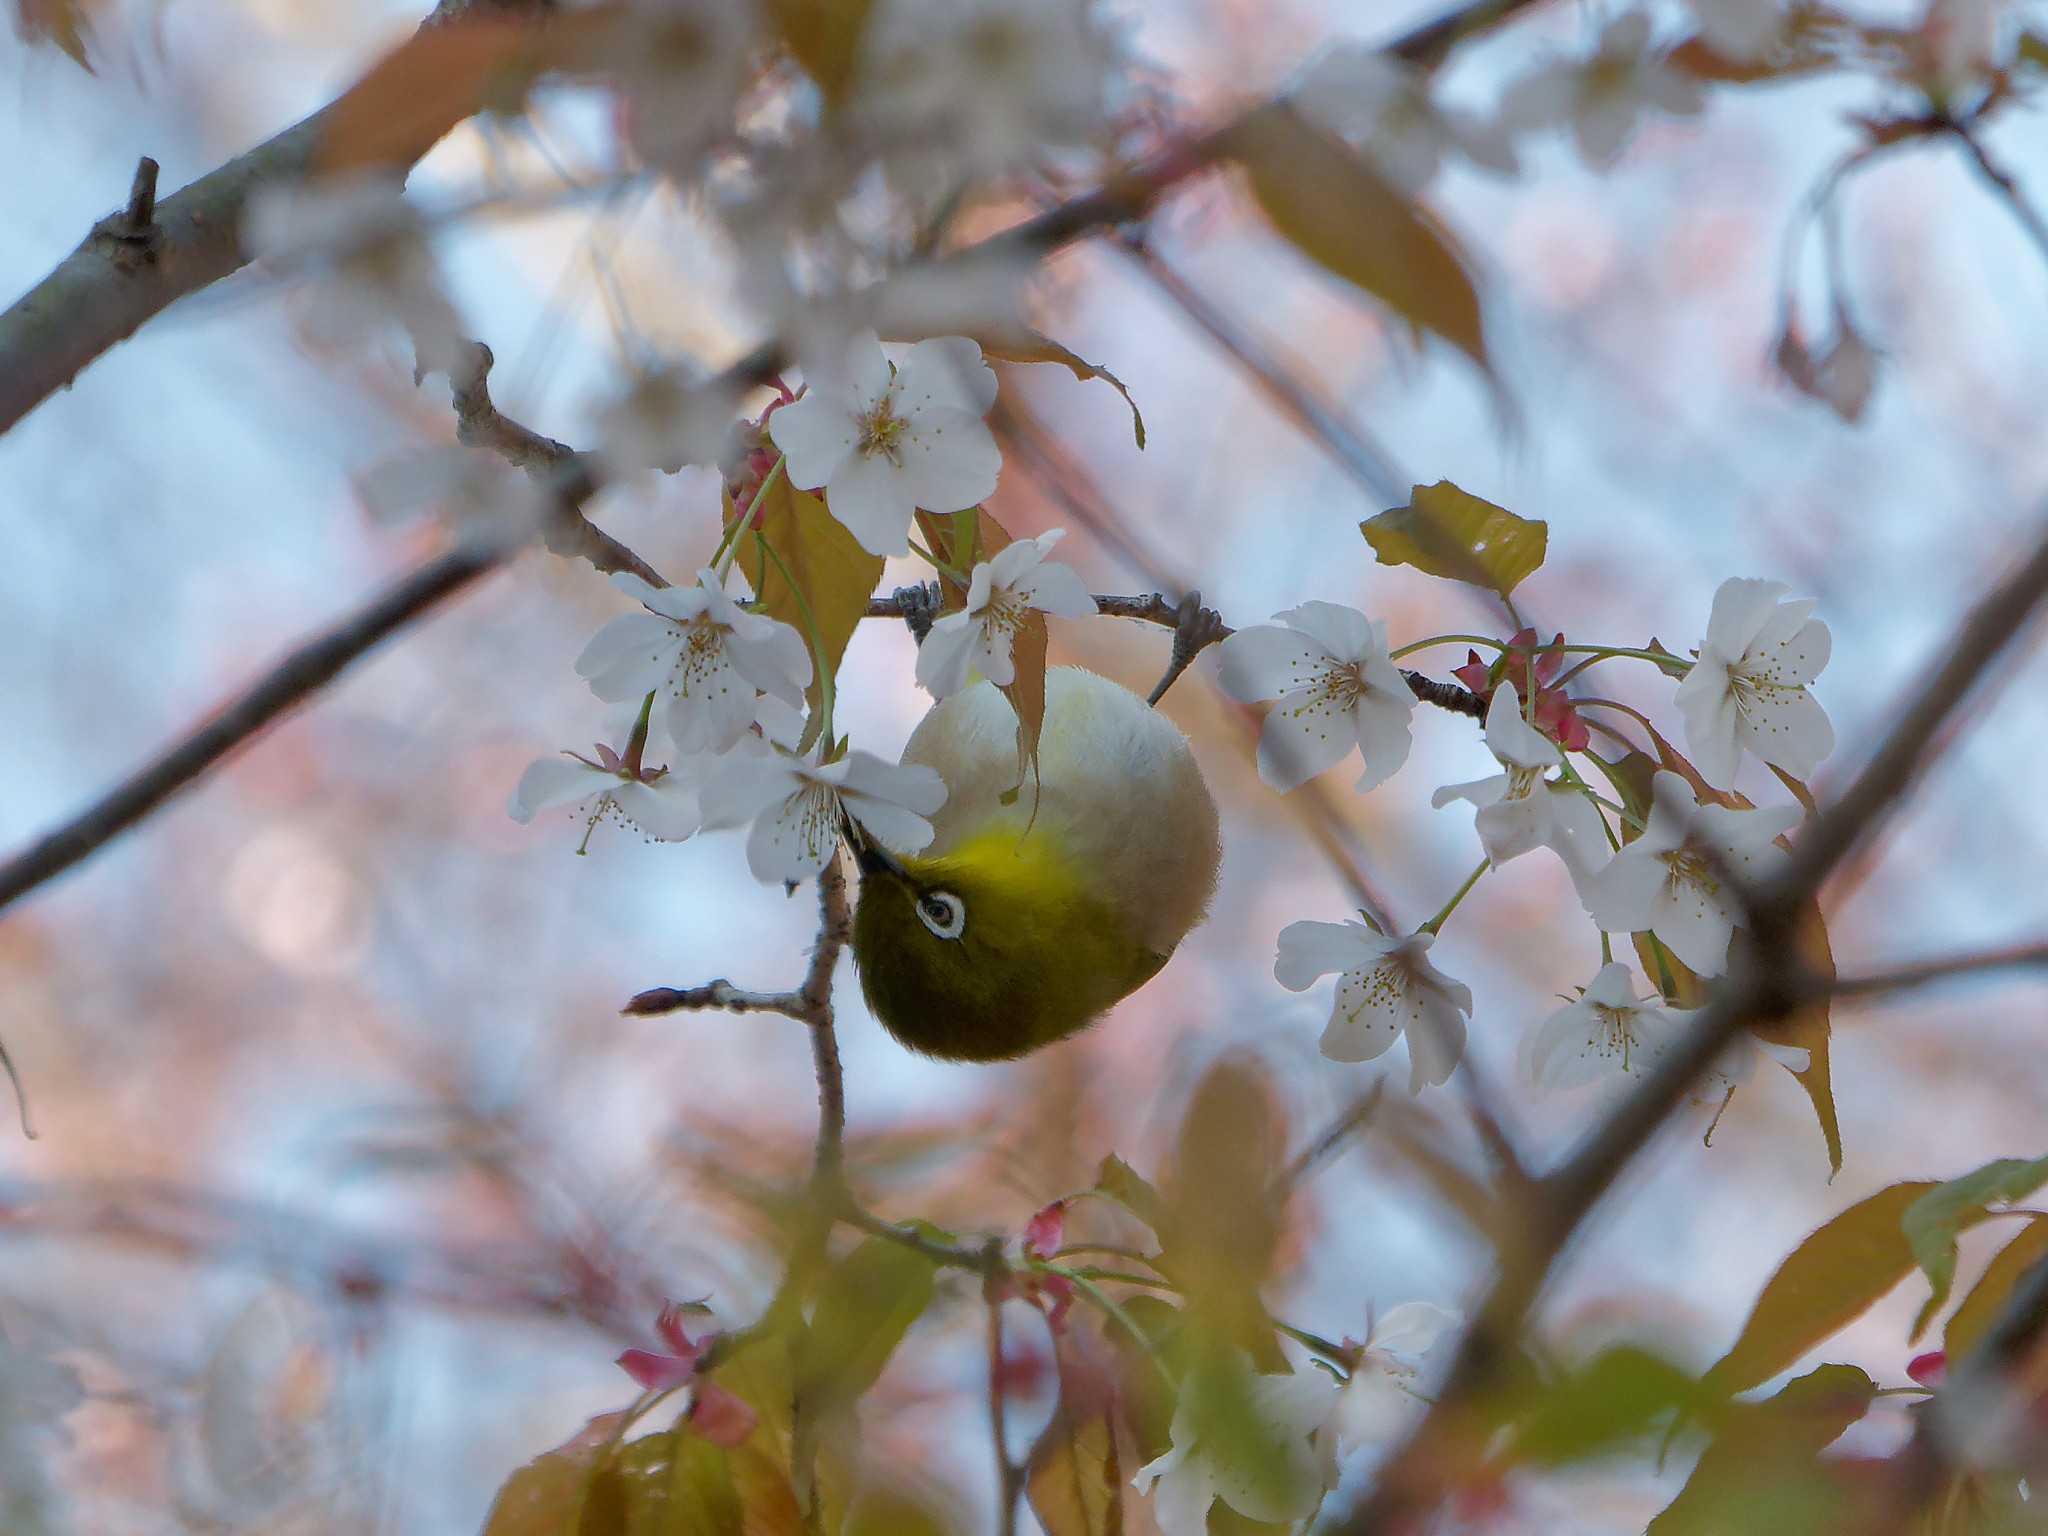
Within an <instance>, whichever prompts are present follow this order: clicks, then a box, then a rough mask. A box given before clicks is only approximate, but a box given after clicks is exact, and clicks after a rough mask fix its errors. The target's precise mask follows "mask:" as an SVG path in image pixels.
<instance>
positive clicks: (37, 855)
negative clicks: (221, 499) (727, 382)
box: [0, 544, 511, 909]
mask: <svg viewBox="0 0 2048 1536" xmlns="http://www.w3.org/2000/svg"><path fill="white" fill-rule="evenodd" d="M510 552H511V549H510V546H508V545H504V544H489V545H465V546H464V547H462V548H459V549H454V550H451V551H449V552H448V553H447V554H445V555H441V556H438V557H437V558H435V559H433V560H429V561H428V562H427V563H426V564H425V565H422V566H420V567H419V568H418V569H416V570H414V571H413V572H412V573H411V574H410V575H407V576H405V577H403V578H401V579H400V580H399V581H397V582H395V583H393V584H392V585H391V586H390V587H388V588H386V589H385V591H384V592H382V593H381V594H379V595H378V596H377V597H375V598H373V599H371V600H370V601H369V602H368V603H366V604H364V605H363V606H362V607H361V608H359V609H357V610H356V611H355V612H354V613H352V614H350V615H349V616H348V617H347V618H344V619H342V620H341V621H340V622H339V623H337V624H335V625H334V626H333V627H331V628H330V629H328V630H327V631H326V632H325V633H324V634H320V635H317V636H315V637H314V638H313V639H311V640H308V641H306V642H305V643H304V644H302V645H300V646H299V647H298V648H297V649H296V650H293V651H292V652H290V653H289V654H288V655H287V656H286V657H285V658H284V659H283V660H282V661H280V662H278V663H277V664H276V665H275V666H273V667H272V668H271V669H270V670H269V671H268V672H266V673H265V674H264V675H263V676H262V677H261V678H259V679H258V680H257V681H256V682H255V683H254V684H252V685H251V686H250V687H248V688H246V689H244V690H243V691H242V692H241V693H240V694H238V695H237V696H236V697H235V698H233V699H231V700H229V701H228V703H226V704H225V705H223V706H222V707H221V709H220V710H219V711H218V712H217V713H215V714H214V716H213V717H212V718H211V719H209V720H208V721H207V722H206V723H205V724H203V725H201V726H199V727H197V728H196V729H195V730H193V731H191V732H190V733H188V734H187V735H186V736H185V737H184V739H183V740H181V741H179V742H178V743H176V744H175V745H174V746H172V747H170V748H168V749H167V750H165V751H164V752H162V753H161V754H159V755H158V756H157V757H156V758H155V759H154V760H153V761H151V762H149V763H148V764H146V765H144V766H143V767H142V768H140V769H138V770H137V771H136V772H135V773H134V774H132V775H131V776H130V777H129V778H128V779H126V780H125V781H123V782H122V783H121V784H119V785H117V786H115V787H114V788H113V789H112V790H109V791H108V792H107V793H106V794H105V795H103V796H102V797H101V798H100V799H99V800H98V801H96V802H95V803H94V804H92V805H90V806H88V807H87V808H86V809H85V810H84V811H82V812H80V813H79V814H78V815H77V816H75V817H73V818H72V819H71V820H70V821H69V822H66V823H65V824H64V825H63V826H61V827H59V828H57V829H56V830H55V831H54V832H50V833H48V834H46V835H45V836H44V837H42V838H40V839H39V840H37V841H36V842H35V843H33V844H31V845H30V846H29V847H27V848H25V849H23V850H22V851H21V852H20V853H17V854H16V855H15V856H14V857H13V858H11V859H9V860H8V861H7V862H6V863H5V864H4V865H0V909H4V908H5V907H6V906H7V905H8V904H9V903H11V902H13V901H15V900H17V899H18V898H20V897H21V896H23V895H24V894H26V893H27V892H29V891H31V890H33V889H35V887H37V886H38V885H40V884H42V883H43V882H44V881H45V880H49V879H51V878H52V877H54V876H56V875H59V874H62V873H63V872H64V871H65V870H67V869H69V868H70V867H71V866H72V865H74V864H76V863H78V862H79V861H80V860H81V859H84V858H86V857H87V856H89V855H90V854H92V853H94V852H95V851H97V850H98V849H99V848H100V847H102V846H103V845H104V844H106V843H108V842H110V841H111V840H112V839H113V838H115V837H117V836H118V835H120V834H121V833H122V832H125V831H126V830H127V829H128V828H130V827H132V826H134V825H135V823H136V822H138V821H140V820H141V819H142V818H143V817H145V816H147V815H148V814H149V813H150V812H151V811H154V810H155V809H156V808H157V807H158V806H160V805H162V804H163V803H164V802H165V801H166V800H168V799H170V798H171V796H173V795H175V794H176V793H177V792H178V791H179V790H181V789H183V788H184V787H185V786H186V785H187V784H190V783H191V782H192V781H193V780H194V779H196V778H198V777H199V776H200V775H201V774H203V773H205V772H206V771H207V770H208V769H209V768H211V767H213V765H214V764H215V763H218V762H219V761H220V760H221V759H222V758H224V757H226V756H227V755H228V754H229V753H230V752H232V751H234V749H235V748H236V747H238V746H240V745H241V744H242V743H243V742H245V741H247V740H248V739H249V738H250V737H251V736H253V735H255V734H256V733H257V732H258V731H260V730H262V729H263V728H264V727H265V726H267V725H269V724H270V723H271V722H272V721H273V720H275V719H277V718H278V717H279V716H280V715H283V714H284V713H286V712H287V711H288V710H290V709H292V708H293V707H294V706H295V705H297V704H299V703H301V702H302V701H303V700H304V699H305V698H306V697H307V696H308V695H309V694H312V693H314V692H316V691H317V690H318V689H320V688H322V687H325V686H326V685H327V684H328V683H330V682H332V681H333V680H334V679H335V678H336V677H337V676H339V675H340V674H341V672H342V670H343V669H344V668H346V667H347V666H348V665H349V663H351V662H353V661H354V660H355V659H356V658H357V657H359V656H361V655H362V654H363V653H364V652H365V651H368V650H369V649H370V648H371V647H372V646H374V645H376V644H377V643H378V642H379V641H382V640H384V639H386V638H387V637H388V636H390V635H391V634H392V633H393V632H395V631H397V630H399V629H402V628H403V627H404V626H406V625H407V624H409V623H411V622H412V621H413V620H414V619H417V618H418V617H420V616H421V615H422V614H424V613H426V612H428V611H429V610H431V609H432V608H434V607H435V606H436V605H438V604H439V603H441V602H442V601H444V600H445V599H447V598H449V597H451V596H453V595H454V594H455V593H457V592H459V591H461V590H462V589H463V588H464V587H466V586H468V585H469V584H470V583H471V582H473V581H475V580H476V579H477V578H478V577H480V576H483V575H485V574H486V573H488V572H490V571H493V570H496V569H497V567H498V566H499V565H500V564H502V563H503V562H504V561H505V559H506V558H507V557H508V555H509V554H510Z"/></svg>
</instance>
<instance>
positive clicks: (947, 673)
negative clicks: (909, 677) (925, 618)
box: [917, 613, 981, 699]
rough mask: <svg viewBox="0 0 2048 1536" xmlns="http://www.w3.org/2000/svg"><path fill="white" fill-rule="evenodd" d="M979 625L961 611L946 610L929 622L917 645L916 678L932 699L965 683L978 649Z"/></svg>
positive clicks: (952, 693) (979, 638)
mask: <svg viewBox="0 0 2048 1536" xmlns="http://www.w3.org/2000/svg"><path fill="white" fill-rule="evenodd" d="M980 645H981V627H980V626H979V625H977V624H975V623H974V621H973V620H972V619H970V618H969V617H968V616H967V615H966V614H965V613H949V614H947V615H946V616H945V617H944V618H942V619H940V620H938V621H937V622H936V623H934V624H933V625H932V630H931V633H930V634H928V635H926V636H925V639H924V644H923V645H920V646H919V647H918V648H917V681H918V684H919V686H921V687H923V688H924V689H926V690H927V691H928V692H929V693H930V694H931V696H932V697H933V698H935V699H946V698H951V697H952V696H953V695H954V694H956V693H958V692H959V691H960V690H961V689H963V688H965V687H966V686H967V674H968V673H969V672H970V671H972V670H973V667H974V660H975V657H976V656H977V655H978V654H979V653H980Z"/></svg>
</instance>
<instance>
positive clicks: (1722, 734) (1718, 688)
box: [1676, 577, 1835, 784]
mask: <svg viewBox="0 0 2048 1536" xmlns="http://www.w3.org/2000/svg"><path fill="white" fill-rule="evenodd" d="M1789 590H1790V588H1788V587H1787V586H1786V585H1785V584H1784V583H1783V582H1779V581H1756V580H1748V579H1745V578H1742V577H1730V578H1729V579H1728V580H1727V581H1724V582H1722V583H1721V587H1720V590H1719V591H1717V592H1716V593H1715V594H1714V609H1713V612H1712V614H1711V615H1710V616H1709V617H1708V619H1707V638H1706V639H1704V640H1702V641H1701V642H1700V649H1699V658H1700V659H1699V661H1698V662H1697V663H1695V664H1694V666H1693V669H1692V670H1691V671H1690V672H1688V673H1686V675H1685V680H1684V681H1683V682H1681V683H1680V684H1679V685H1678V695H1677V699H1676V702H1677V705H1678V709H1679V713H1680V714H1682V715H1683V716H1684V717H1685V739H1686V741H1687V743H1688V744H1689V745H1690V746H1691V747H1692V752H1693V760H1694V761H1695V762H1696V763H1697V764H1698V765H1699V769H1700V772H1701V773H1703V774H1705V775H1706V776H1707V778H1708V780H1709V781H1710V782H1712V783H1716V784H1727V783H1730V782H1732V781H1733V779H1734V777H1735V769H1736V767H1737V765H1738V764H1740V762H1741V761H1742V752H1743V749H1744V748H1747V749H1748V750H1749V751H1751V752H1754V753H1755V754H1756V755H1757V756H1758V757H1760V758H1762V759H1763V760H1764V761H1765V762H1767V763H1774V764H1776V765H1777V766H1778V767H1780V768H1782V769H1784V770H1785V771H1786V772H1787V773H1789V774H1791V775H1793V776H1794V777H1795V778H1802V779H1803V778H1806V777H1807V776H1809V775H1810V774H1812V772H1813V771H1814V769H1816V768H1818V767H1819V766H1820V764H1821V759H1823V758H1825V757H1826V756H1827V755H1828V753H1830V752H1832V751H1833V750H1834V747H1835V728H1834V727H1833V726H1832V725H1831V724H1829V723H1828V717H1827V712H1826V711H1825V710H1823V709H1822V708H1821V707H1820V704H1819V701H1817V700H1816V699H1815V698H1814V696H1813V695H1812V694H1811V693H1810V692H1808V691H1807V686H1806V685H1807V684H1808V683H1810V682H1812V681H1813V680H1814V678H1816V677H1818V676H1819V675H1820V671H1821V669H1822V668H1823V667H1825V666H1826V665H1827V664H1828V650H1829V644H1830V640H1829V635H1828V627H1827V625H1825V624H1823V623H1822V622H1821V621H1820V620H1818V619H1815V618H1810V617H1809V615H1810V614H1811V613H1812V612H1813V599H1811V598H1800V599H1797V600H1795V601H1791V602H1787V601H1785V600H1784V594H1785V593H1786V592H1787V591H1789Z"/></svg>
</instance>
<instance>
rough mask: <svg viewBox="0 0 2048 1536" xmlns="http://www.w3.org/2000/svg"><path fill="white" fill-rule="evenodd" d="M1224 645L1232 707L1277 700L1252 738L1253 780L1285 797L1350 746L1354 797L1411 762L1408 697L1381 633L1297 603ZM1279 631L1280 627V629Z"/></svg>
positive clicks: (1333, 611)
mask: <svg viewBox="0 0 2048 1536" xmlns="http://www.w3.org/2000/svg"><path fill="white" fill-rule="evenodd" d="M1274 617H1275V618H1276V619H1278V620H1279V621H1280V622H1279V624H1278V625H1273V624H1254V625H1251V626H1250V627H1248V628H1245V629H1240V630H1239V631H1238V632H1237V633H1236V634H1234V635H1232V636H1231V637H1230V638H1229V639H1227V640H1225V641H1224V642H1223V644H1222V646H1221V647H1220V648H1219V650H1220V658H1219V667H1218V673H1217V678H1218V681H1219V682H1220V683H1221V684H1222V686H1223V690H1224V691H1225V692H1226V693H1228V694H1230V695H1231V696H1232V697H1233V698H1237V699H1242V700H1244V701H1245V702H1247V703H1250V702H1252V701H1254V700H1258V699H1275V700H1277V701H1278V702H1276V703H1275V704H1274V705H1273V707H1272V708H1271V709H1270V710H1268V711H1267V712H1266V724H1265V728H1264V729H1263V730H1262V731H1261V732H1260V733H1259V777H1260V778H1262V779H1264V780H1265V781H1266V782H1267V783H1268V784H1270V785H1272V787H1273V788H1275V789H1277V790H1280V791H1282V792H1285V791H1287V790H1291V789H1295V788H1298V787H1299V786H1300V785H1302V784H1305V783H1307V782H1308V780H1310V779H1312V778H1314V777H1315V776H1316V775H1317V774H1319V773H1321V772H1322V771H1323V770H1324V769H1326V768H1331V767H1334V766H1335V765H1336V764H1337V763H1338V762H1339V761H1340V760H1342V759H1343V758H1344V757H1345V755H1346V754H1348V753H1349V752H1350V751H1351V749H1352V748H1353V747H1354V746H1355V747H1357V748H1358V750H1359V755H1360V756H1361V757H1362V758H1363V759H1364V761H1365V773H1364V775H1363V776H1362V777H1361V778H1360V779H1359V781H1358V787H1359V789H1360V790H1368V789H1371V788H1372V787H1373V786H1374V785H1376V784H1379V783H1381V782H1382V781H1383V780H1385V779H1386V778H1387V777H1388V776H1389V775H1390V774H1392V773H1393V772H1394V771H1395V770H1396V769H1397V768H1399V767H1400V766H1401V765H1402V764H1403V763H1405V762H1406V761H1407V760H1408V748H1409V745H1410V743H1411V737H1410V734H1409V726H1408V720H1409V716H1411V715H1412V714H1414V712H1415V695H1414V694H1413V693H1411V692H1410V691H1409V689H1408V684H1407V681H1406V680H1405V679H1404V678H1403V677H1402V676H1401V673H1400V669H1399V668H1397V667H1396V666H1395V665H1394V663H1393V661H1392V660H1391V659H1390V658H1389V657H1388V655H1387V628H1386V625H1385V624H1383V623H1380V622H1379V621H1378V620H1373V619H1368V618H1366V616H1365V615H1364V614H1362V613H1360V612H1359V611H1358V610H1357V609H1355V608H1346V607H1343V606H1341V605H1340V604H1337V603H1303V604H1302V605H1301V606H1300V607H1299V608H1290V609H1288V610H1287V611H1286V612H1285V613H1279V614H1275V615H1274ZM1282 626H1284V627H1282Z"/></svg>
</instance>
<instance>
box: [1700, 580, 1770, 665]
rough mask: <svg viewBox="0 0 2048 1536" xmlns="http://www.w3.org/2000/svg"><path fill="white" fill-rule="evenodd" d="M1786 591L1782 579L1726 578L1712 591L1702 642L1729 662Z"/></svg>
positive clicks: (1746, 643)
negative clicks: (1712, 601)
mask: <svg viewBox="0 0 2048 1536" xmlns="http://www.w3.org/2000/svg"><path fill="white" fill-rule="evenodd" d="M1790 590H1791V588H1789V587H1787V586H1786V585H1785V583H1783V582H1782V581H1762V580H1758V579H1756V578H1754V577H1743V576H1731V577H1729V578H1728V579H1727V580H1726V581H1724V582H1722V583H1721V585H1720V586H1719V587H1718V588H1717V589H1716V590H1715V592H1714V606H1713V608H1712V610H1711V611H1710V612H1709V613H1708V615H1707V638H1706V644H1707V645H1711V646H1712V647H1714V649H1715V650H1717V651H1719V652H1720V653H1721V654H1722V655H1723V656H1726V657H1728V658H1729V659H1730V660H1731V661H1732V660H1734V659H1735V658H1737V657H1739V656H1741V655H1742V654H1743V653H1744V652H1745V651H1747V650H1748V649H1749V647H1750V642H1751V641H1753V640H1755V639H1756V637H1757V635H1758V634H1759V633H1761V632H1762V630H1763V627H1764V625H1765V624H1766V623H1768V622H1769V621H1770V617H1771V615H1772V614H1773V613H1774V612H1776V611H1777V607H1778V603H1779V601H1780V600H1781V599H1782V598H1783V597H1784V595H1785V594H1786V593H1787V592H1789V591H1790Z"/></svg>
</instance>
